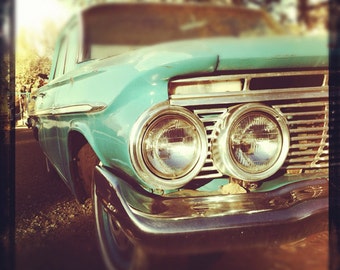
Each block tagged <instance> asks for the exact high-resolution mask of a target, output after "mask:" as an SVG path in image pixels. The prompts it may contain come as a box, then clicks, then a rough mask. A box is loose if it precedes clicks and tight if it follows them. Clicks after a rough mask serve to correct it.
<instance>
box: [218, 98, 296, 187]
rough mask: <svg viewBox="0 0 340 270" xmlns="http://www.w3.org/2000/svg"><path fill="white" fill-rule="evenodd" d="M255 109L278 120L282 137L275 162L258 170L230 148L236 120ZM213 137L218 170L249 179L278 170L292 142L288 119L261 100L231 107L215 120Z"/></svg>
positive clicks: (263, 177)
mask: <svg viewBox="0 0 340 270" xmlns="http://www.w3.org/2000/svg"><path fill="white" fill-rule="evenodd" d="M254 113H258V114H259V115H261V114H262V115H263V117H267V118H268V119H270V120H268V122H269V121H272V123H275V125H276V126H277V128H278V130H279V133H280V134H279V136H280V140H281V147H280V151H279V154H278V155H277V156H276V158H275V162H272V164H271V165H270V166H269V167H268V168H266V169H262V170H258V171H256V170H246V169H244V168H242V166H239V165H238V161H237V160H236V157H235V156H234V154H233V153H232V151H231V150H230V149H231V147H232V146H231V139H230V138H231V137H232V133H233V128H234V127H235V125H236V123H237V122H241V121H242V117H243V118H245V117H246V116H247V115H248V114H254ZM213 138H214V139H213V140H212V156H213V160H214V164H215V166H216V168H217V170H218V171H219V172H220V173H222V174H223V175H228V176H230V177H233V178H236V179H240V180H244V181H249V182H256V181H261V180H265V179H268V178H269V177H271V176H273V175H274V174H275V173H276V172H277V171H279V170H280V169H281V167H282V165H283V164H284V162H285V160H286V158H287V155H288V152H289V146H290V133H289V128H288V125H287V123H286V119H285V118H284V117H283V116H282V115H281V114H280V113H279V112H278V111H276V110H275V109H274V108H272V107H269V106H266V105H264V104H261V103H249V104H242V105H237V106H235V107H233V108H230V109H229V110H228V111H227V112H225V113H224V114H223V115H222V116H221V118H220V121H219V122H217V123H216V127H215V130H214V134H213Z"/></svg>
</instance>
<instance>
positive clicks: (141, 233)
mask: <svg viewBox="0 0 340 270" xmlns="http://www.w3.org/2000/svg"><path fill="white" fill-rule="evenodd" d="M95 182H96V188H97V195H98V197H99V199H100V201H101V202H102V203H103V205H104V206H105V208H106V209H107V211H108V213H110V214H111V215H113V216H115V218H116V219H117V220H118V221H119V223H120V224H121V227H122V228H123V230H124V232H125V233H126V235H127V236H128V237H129V238H130V240H131V241H133V242H134V243H135V244H137V245H140V246H142V247H143V248H144V249H148V250H150V251H152V252H158V253H163V252H166V253H167V254H169V253H172V252H174V253H178V252H188V253H199V252H210V251H217V250H226V249H229V248H230V249H235V248H242V247H244V246H247V247H249V246H250V245H268V244H277V243H281V242H287V241H293V240H297V239H301V238H303V237H305V236H307V235H309V234H312V233H316V232H319V231H323V230H327V229H328V180H327V178H326V177H325V178H318V179H315V180H305V181H301V182H296V183H292V184H290V185H287V186H284V187H282V188H280V189H277V190H275V191H270V192H262V193H248V194H237V195H213V196H202V197H197V196H196V197H180V198H169V197H161V196H156V195H152V194H149V193H147V192H146V191H144V190H143V189H141V188H140V187H139V186H132V185H130V184H128V183H127V182H126V181H124V180H122V178H119V177H117V176H116V175H114V174H113V173H112V172H110V171H109V170H107V169H106V168H103V167H99V166H98V167H97V168H96V170H95Z"/></svg>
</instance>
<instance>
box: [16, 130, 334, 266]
mask: <svg viewBox="0 0 340 270" xmlns="http://www.w3.org/2000/svg"><path fill="white" fill-rule="evenodd" d="M15 195H16V257H15V260H16V269H17V270H31V269H32V270H33V269H34V270H39V269H41V270H43V269H44V270H45V269H48V270H54V269H55V270H57V269H58V270H59V269H64V270H67V269H82V270H87V269H96V270H100V269H103V268H104V265H103V263H102V260H101V257H100V253H99V251H98V245H97V239H96V235H95V224H94V220H93V218H92V207H91V203H90V202H87V203H86V204H85V205H80V204H78V203H77V202H76V201H75V200H74V198H73V197H72V195H71V193H70V192H69V190H68V189H67V187H66V185H65V184H64V183H63V181H62V180H60V178H59V177H58V176H56V175H53V174H52V175H49V174H48V173H47V172H46V170H45V159H44V157H43V154H42V152H41V150H40V148H39V145H38V143H37V142H36V141H35V140H34V139H33V136H32V134H31V131H30V130H28V129H24V128H19V129H17V132H16V192H15ZM161 265H162V267H161V269H162V270H165V269H169V270H170V269H176V270H180V269H183V270H184V269H190V270H191V269H210V270H215V269H216V270H217V269H218V270H219V269H223V270H225V269H237V270H239V269H241V270H242V269H252V270H254V269H261V270H266V269H271V270H275V269H276V270H283V269H286V270H295V269H296V270H307V269H308V270H309V269H317V270H326V269H328V232H327V231H325V232H321V233H318V234H315V235H311V236H310V237H308V238H304V239H301V240H299V241H296V242H294V243H288V244H284V245H280V246H277V247H275V248H270V247H268V248H261V249H257V250H254V249H252V250H249V249H245V250H244V251H243V250H242V252H240V251H237V252H236V251H235V252H229V253H220V254H213V255H208V256H193V257H183V258H182V257H173V258H164V260H162V261H161ZM155 269H160V268H159V267H158V268H157V267H156V268H155Z"/></svg>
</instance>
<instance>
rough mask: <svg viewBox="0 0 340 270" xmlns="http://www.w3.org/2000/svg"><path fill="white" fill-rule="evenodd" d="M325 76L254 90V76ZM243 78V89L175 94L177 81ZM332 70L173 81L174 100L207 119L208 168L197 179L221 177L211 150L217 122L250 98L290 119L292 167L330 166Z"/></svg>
mask: <svg viewBox="0 0 340 270" xmlns="http://www.w3.org/2000/svg"><path fill="white" fill-rule="evenodd" d="M304 75H316V76H321V77H322V81H321V83H320V85H314V86H313V85H312V86H310V87H299V88H294V87H293V88H280V89H278V88H270V89H269V88H266V89H264V90H263V89H259V90H251V89H250V85H251V81H252V80H253V79H254V78H274V79H275V78H279V77H282V76H304ZM238 79H239V80H242V81H243V82H244V83H243V88H242V91H233V92H225V93H209V94H193V93H191V94H181V95H175V94H171V87H174V86H176V85H177V84H188V85H191V84H196V83H197V82H202V81H211V82H212V83H213V82H214V81H221V80H238ZM327 84H328V71H327V70H318V71H301V72H295V71H292V72H269V73H253V74H246V75H245V74H236V75H235V74H233V75H223V76H212V77H202V78H190V79H182V80H176V81H173V82H171V83H170V93H169V94H170V103H171V104H173V105H179V106H185V107H187V108H189V109H190V110H192V111H193V112H194V113H195V114H196V115H197V116H198V117H199V118H200V119H201V121H202V122H203V124H204V126H205V129H206V133H207V140H208V145H209V153H208V156H207V160H206V163H205V166H204V168H203V169H202V171H201V173H200V174H199V175H198V176H197V177H196V178H195V179H209V178H219V177H222V176H223V175H222V174H221V173H219V172H218V171H217V169H216V168H215V166H214V163H213V160H212V156H211V153H210V149H211V141H212V139H213V138H212V136H213V133H214V132H213V131H214V128H215V124H216V122H217V121H218V119H219V118H220V116H221V115H222V114H223V113H226V112H227V111H228V108H230V107H232V106H235V105H238V104H244V103H249V102H261V103H265V104H267V105H268V106H271V107H273V108H274V109H275V110H277V111H278V112H279V113H280V114H282V115H283V116H284V117H285V119H286V120H287V124H288V127H289V130H290V134H291V145H290V151H289V155H288V157H287V159H286V162H285V164H284V168H285V169H286V170H287V171H288V170H292V169H294V170H296V169H298V170H310V169H312V170H318V169H320V168H327V167H328V154H329V142H328V139H329V136H328V123H329V119H328V85H327Z"/></svg>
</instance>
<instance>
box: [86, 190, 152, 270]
mask: <svg viewBox="0 0 340 270" xmlns="http://www.w3.org/2000/svg"><path fill="white" fill-rule="evenodd" d="M92 198H93V209H94V215H95V219H96V229H97V235H98V240H99V245H100V249H101V253H102V257H103V260H104V263H105V265H106V267H107V268H108V269H110V270H111V269H117V270H128V269H138V270H139V269H147V261H148V260H147V257H146V254H144V253H143V252H142V251H141V250H139V249H137V248H136V247H135V246H134V245H133V243H132V242H131V241H130V240H129V239H128V237H127V236H126V235H125V234H124V232H123V230H122V229H121V227H120V225H119V222H118V221H117V220H115V218H114V217H111V216H110V215H109V214H108V213H107V212H106V210H105V209H104V206H103V204H102V203H101V202H100V200H99V198H98V196H97V194H96V185H95V183H94V184H93V197H92Z"/></svg>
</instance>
